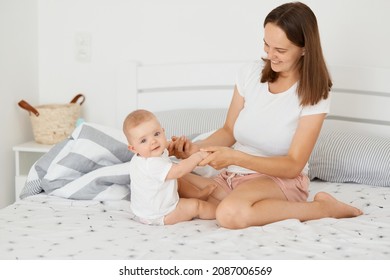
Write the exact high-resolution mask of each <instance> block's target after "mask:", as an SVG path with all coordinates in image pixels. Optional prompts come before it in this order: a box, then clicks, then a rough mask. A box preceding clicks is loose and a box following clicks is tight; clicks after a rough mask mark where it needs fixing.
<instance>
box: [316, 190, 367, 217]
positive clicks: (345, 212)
mask: <svg viewBox="0 0 390 280" xmlns="http://www.w3.org/2000/svg"><path fill="white" fill-rule="evenodd" d="M314 201H317V202H319V203H321V205H323V207H324V208H325V209H326V211H327V213H328V214H329V217H330V218H352V217H357V216H360V215H362V214H363V212H362V211H361V210H360V209H358V208H356V207H353V206H351V205H348V204H345V203H343V202H341V201H338V200H337V199H336V198H334V197H333V196H331V195H330V194H328V193H325V192H319V193H317V194H316V195H315V196H314Z"/></svg>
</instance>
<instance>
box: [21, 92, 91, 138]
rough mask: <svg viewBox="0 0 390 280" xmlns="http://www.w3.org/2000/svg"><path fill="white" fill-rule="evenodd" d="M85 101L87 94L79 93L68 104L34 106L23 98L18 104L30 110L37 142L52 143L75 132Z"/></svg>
mask: <svg viewBox="0 0 390 280" xmlns="http://www.w3.org/2000/svg"><path fill="white" fill-rule="evenodd" d="M79 100H80V102H77V101H79ZM84 101H85V96H84V95H83V94H77V95H76V96H75V97H74V98H73V99H72V100H71V101H70V103H68V104H47V105H40V106H36V107H33V106H31V105H30V104H29V103H27V102H26V101H24V100H21V101H19V103H18V105H19V106H20V107H21V108H23V109H25V110H27V111H28V112H29V115H30V120H31V125H32V130H33V133H34V140H35V142H37V143H40V144H46V145H52V144H56V143H58V142H60V141H62V140H64V139H66V138H67V137H68V136H69V135H70V134H71V133H72V132H73V130H74V129H75V127H76V122H77V119H78V118H79V117H80V114H81V105H82V104H83V103H84Z"/></svg>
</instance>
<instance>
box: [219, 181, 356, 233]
mask: <svg viewBox="0 0 390 280" xmlns="http://www.w3.org/2000/svg"><path fill="white" fill-rule="evenodd" d="M361 214H362V212H361V211H360V210H359V209H357V208H355V207H353V206H350V205H348V204H345V203H342V202H340V201H338V200H337V199H335V198H334V197H332V196H331V195H330V194H327V193H319V194H317V195H316V196H315V198H314V200H313V201H312V202H291V201H287V199H286V197H285V196H284V193H283V192H282V190H281V189H280V188H279V186H278V185H277V184H276V183H275V182H274V181H273V180H272V179H270V178H257V179H254V180H251V181H247V182H245V183H243V184H242V185H240V186H239V187H238V188H236V189H235V190H234V191H232V192H231V193H230V194H229V195H228V196H227V197H226V198H225V199H224V200H223V201H222V202H221V203H220V204H219V205H218V208H217V216H216V217H217V220H218V222H219V224H220V225H221V226H223V227H226V228H232V229H238V228H245V227H249V226H261V225H265V224H269V223H273V222H277V221H281V220H285V219H298V220H300V221H308V220H315V219H321V218H326V217H333V218H349V217H356V216H359V215H361Z"/></svg>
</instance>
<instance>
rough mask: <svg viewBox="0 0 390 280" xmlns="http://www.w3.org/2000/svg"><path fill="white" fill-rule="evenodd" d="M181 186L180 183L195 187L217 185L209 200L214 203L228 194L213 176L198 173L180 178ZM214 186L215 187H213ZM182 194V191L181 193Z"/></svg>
mask: <svg viewBox="0 0 390 280" xmlns="http://www.w3.org/2000/svg"><path fill="white" fill-rule="evenodd" d="M178 181H179V186H180V184H184V185H193V186H194V187H196V188H198V189H204V188H206V187H209V186H215V189H214V190H213V192H212V193H211V195H210V199H209V201H212V202H213V203H219V201H221V200H222V199H224V198H225V197H226V195H227V193H226V192H225V191H224V190H223V189H222V187H220V186H219V185H218V184H217V183H216V182H215V181H214V180H213V179H211V178H205V177H202V176H199V175H196V174H192V173H189V174H186V175H184V176H183V177H181V178H179V179H178ZM213 188H214V187H213ZM179 195H180V193H179Z"/></svg>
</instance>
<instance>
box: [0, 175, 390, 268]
mask: <svg viewBox="0 0 390 280" xmlns="http://www.w3.org/2000/svg"><path fill="white" fill-rule="evenodd" d="M318 191H327V192H330V193H332V194H333V195H335V196H336V197H337V198H339V199H341V200H343V201H345V202H347V203H350V204H352V205H354V206H357V207H360V208H361V209H362V210H363V211H364V215H362V216H360V217H357V218H352V219H339V220H337V219H321V220H316V221H309V222H304V223H301V222H299V221H297V220H286V221H281V222H277V223H273V224H270V225H267V226H262V227H251V228H248V229H243V230H228V229H224V228H220V227H219V226H218V225H217V224H216V222H215V221H204V220H193V221H190V222H184V223H180V224H176V225H172V226H161V227H157V226H147V225H143V224H139V223H137V222H135V221H133V220H132V217H133V215H132V213H131V210H130V207H129V206H130V202H129V201H127V200H120V201H104V202H99V201H94V200H71V199H66V198H61V197H55V196H47V195H44V194H39V195H34V196H29V197H27V198H25V199H23V200H20V201H18V202H16V203H15V204H13V205H10V206H8V207H7V208H4V209H2V210H0V225H1V228H0V259H3V260H5V259H8V260H12V259H61V260H65V259H79V260H82V259H141V260H142V259H143V260H147V259H165V260H169V259H182V260H186V259H203V260H207V259H274V260H277V259H300V260H306V259H336V260H338V259H390V189H389V188H385V187H373V186H366V185H358V184H336V183H327V182H318V181H314V182H312V186H311V195H310V198H311V197H313V195H314V194H315V193H316V192H318Z"/></svg>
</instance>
